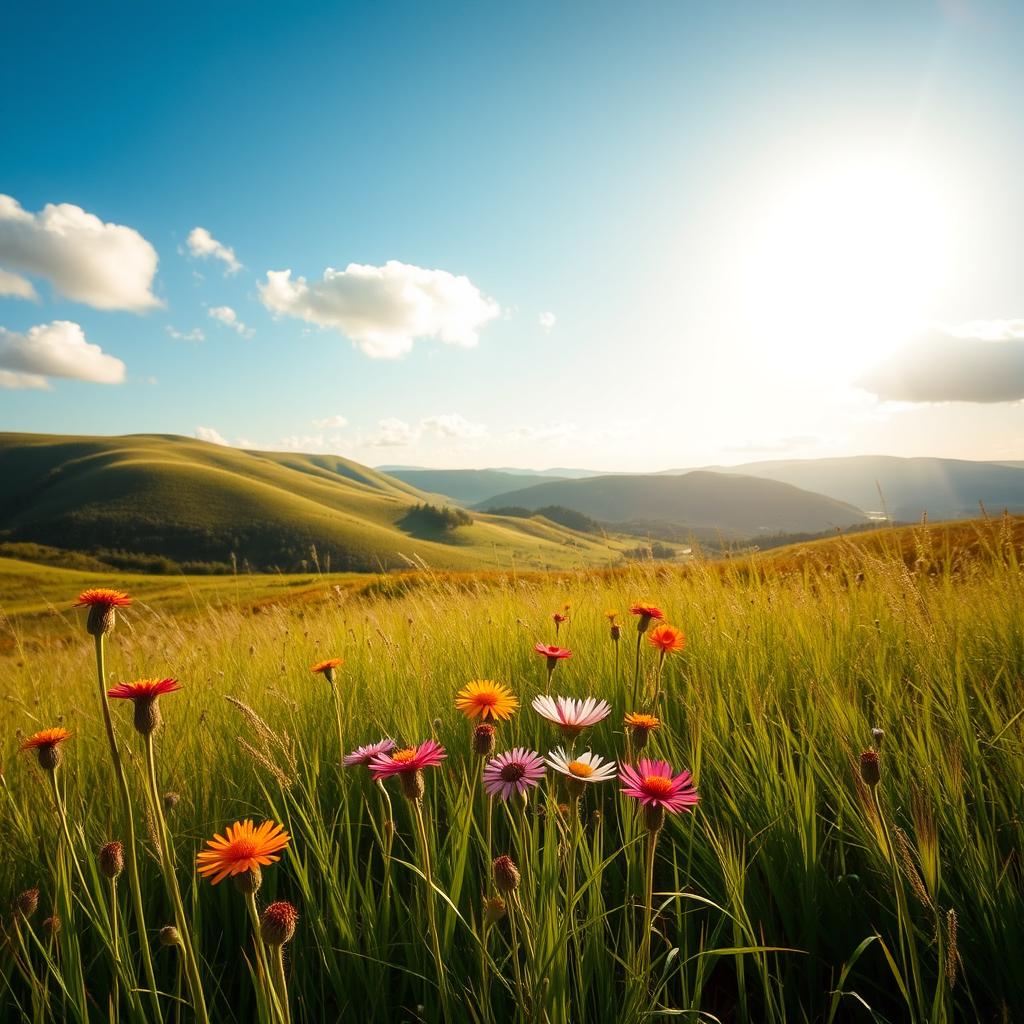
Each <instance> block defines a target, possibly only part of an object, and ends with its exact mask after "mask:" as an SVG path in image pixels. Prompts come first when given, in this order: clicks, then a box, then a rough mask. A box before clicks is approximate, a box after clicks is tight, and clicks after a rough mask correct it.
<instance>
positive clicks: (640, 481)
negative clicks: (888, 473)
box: [482, 470, 868, 537]
mask: <svg viewBox="0 0 1024 1024" xmlns="http://www.w3.org/2000/svg"><path fill="white" fill-rule="evenodd" d="M550 505H562V506H565V507H567V508H572V509H575V510H576V511H578V512H583V513H584V514H586V515H588V516H591V517H592V518H594V519H598V520H601V521H602V522H605V523H631V522H632V523H636V522H643V523H657V522H661V523H671V524H676V525H685V526H688V527H689V528H691V529H692V530H693V531H694V533H696V534H698V535H702V534H703V535H713V534H716V533H722V534H725V535H733V536H739V537H751V536H754V535H756V534H759V533H813V532H820V531H822V530H827V529H830V528H832V527H848V526H855V525H860V524H863V523H865V522H867V521H868V517H867V516H866V515H865V514H864V513H863V512H862V511H861V510H860V509H859V508H856V507H854V506H853V505H850V504H846V503H844V502H840V501H836V500H835V499H833V498H828V497H825V496H824V495H822V494H814V493H811V492H810V491H805V490H801V489H800V488H798V487H794V486H792V485H790V484H785V483H778V482H777V481H774V480H761V479H757V478H754V477H742V476H737V475H735V474H730V473H713V472H709V471H706V470H696V471H694V472H691V473H686V474H684V475H681V476H671V475H664V476H663V475H616V476H598V477H589V478H587V479H581V480H558V481H547V482H544V483H539V484H534V485H533V486H531V487H526V488H521V489H520V490H516V491H509V492H506V493H504V494H499V495H496V496H495V497H493V498H489V499H488V500H487V501H485V502H484V503H483V505H482V507H483V508H485V509H486V508H492V509H495V508H503V507H508V506H513V507H521V508H527V509H537V508H544V507H545V506H550Z"/></svg>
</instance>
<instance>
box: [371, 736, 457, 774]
mask: <svg viewBox="0 0 1024 1024" xmlns="http://www.w3.org/2000/svg"><path fill="white" fill-rule="evenodd" d="M447 756H448V754H447V753H446V752H445V749H444V747H442V746H441V744H440V743H438V742H436V741H435V740H426V741H425V742H424V743H421V744H420V745H419V746H418V747H406V748H405V750H398V751H395V753H393V754H392V753H390V752H388V753H381V754H375V755H374V756H373V757H372V758H371V760H370V774H371V775H372V776H373V778H374V780H376V779H387V778H390V777H391V776H392V775H408V774H412V773H414V772H418V771H421V770H422V769H423V768H433V767H434V766H435V765H439V764H440V763H441V762H442V761H443V760H444V759H445V758H446V757H447Z"/></svg>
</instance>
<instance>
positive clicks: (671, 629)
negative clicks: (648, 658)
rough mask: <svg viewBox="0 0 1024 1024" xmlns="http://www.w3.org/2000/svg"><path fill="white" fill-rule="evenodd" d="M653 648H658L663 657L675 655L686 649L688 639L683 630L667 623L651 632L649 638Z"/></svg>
mask: <svg viewBox="0 0 1024 1024" xmlns="http://www.w3.org/2000/svg"><path fill="white" fill-rule="evenodd" d="M647 639H648V641H650V644H651V646H652V647H657V648H658V649H659V650H660V651H661V653H662V654H663V655H665V654H673V653H676V652H678V651H682V650H685V649H686V637H685V636H684V635H683V631H682V630H681V629H676V628H675V626H669V625H668V624H667V623H666V624H665V625H662V626H657V627H655V628H654V629H652V630H651V635H650V636H649V637H648V638H647Z"/></svg>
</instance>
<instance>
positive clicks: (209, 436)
mask: <svg viewBox="0 0 1024 1024" xmlns="http://www.w3.org/2000/svg"><path fill="white" fill-rule="evenodd" d="M196 440H198V441H207V442H209V443H210V444H222V445H224V446H225V447H227V448H230V447H231V442H230V441H229V440H228V439H227V438H226V437H225V436H224V435H223V434H222V433H221V432H220V431H219V430H214V429H213V427H196Z"/></svg>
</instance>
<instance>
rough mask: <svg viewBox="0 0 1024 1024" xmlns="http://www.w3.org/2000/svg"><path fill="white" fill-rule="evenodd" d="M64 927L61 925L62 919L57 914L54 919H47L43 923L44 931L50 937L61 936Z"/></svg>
mask: <svg viewBox="0 0 1024 1024" xmlns="http://www.w3.org/2000/svg"><path fill="white" fill-rule="evenodd" d="M62 927H63V925H62V924H61V919H60V918H59V917H58V916H57V915H56V914H54V915H53V916H52V917H47V918H46V919H45V920H44V921H43V929H44V930H45V931H46V932H47V933H48V934H49V935H57V934H59V933H60V930H61V928H62Z"/></svg>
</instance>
